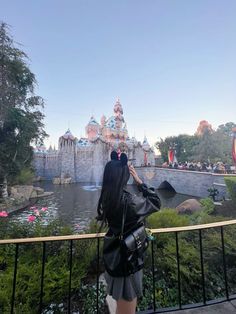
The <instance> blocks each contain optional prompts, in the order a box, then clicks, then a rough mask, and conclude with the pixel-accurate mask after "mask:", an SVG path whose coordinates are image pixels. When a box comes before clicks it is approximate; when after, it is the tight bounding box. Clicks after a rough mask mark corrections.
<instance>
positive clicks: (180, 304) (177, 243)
mask: <svg viewBox="0 0 236 314" xmlns="http://www.w3.org/2000/svg"><path fill="white" fill-rule="evenodd" d="M175 240H176V259H177V274H178V299H179V308H180V309H181V308H182V301H181V283H180V265H179V241H178V232H177V231H176V232H175Z"/></svg>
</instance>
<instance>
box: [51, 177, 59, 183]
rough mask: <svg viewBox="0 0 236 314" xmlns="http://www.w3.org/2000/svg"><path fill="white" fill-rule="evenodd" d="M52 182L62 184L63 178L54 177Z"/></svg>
mask: <svg viewBox="0 0 236 314" xmlns="http://www.w3.org/2000/svg"><path fill="white" fill-rule="evenodd" d="M52 183H53V184H61V179H60V178H53V179H52Z"/></svg>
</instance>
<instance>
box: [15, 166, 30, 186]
mask: <svg viewBox="0 0 236 314" xmlns="http://www.w3.org/2000/svg"><path fill="white" fill-rule="evenodd" d="M33 179H34V172H33V171H32V170H31V169H29V168H24V169H22V170H21V172H20V173H19V174H18V176H17V177H16V178H15V179H14V184H31V183H32V182H33Z"/></svg>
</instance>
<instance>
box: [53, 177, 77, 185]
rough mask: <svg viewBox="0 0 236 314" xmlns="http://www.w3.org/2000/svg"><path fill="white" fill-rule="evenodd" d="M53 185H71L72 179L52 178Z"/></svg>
mask: <svg viewBox="0 0 236 314" xmlns="http://www.w3.org/2000/svg"><path fill="white" fill-rule="evenodd" d="M52 182H53V184H70V183H72V179H71V178H58V177H56V178H53V180H52Z"/></svg>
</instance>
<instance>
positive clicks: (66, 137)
mask: <svg viewBox="0 0 236 314" xmlns="http://www.w3.org/2000/svg"><path fill="white" fill-rule="evenodd" d="M62 137H63V138H64V139H65V140H68V139H70V140H72V141H73V140H74V139H75V137H74V135H73V134H72V133H71V131H70V129H68V130H67V131H66V133H65V134H64V135H62Z"/></svg>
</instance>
